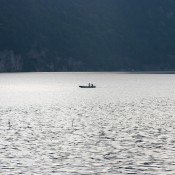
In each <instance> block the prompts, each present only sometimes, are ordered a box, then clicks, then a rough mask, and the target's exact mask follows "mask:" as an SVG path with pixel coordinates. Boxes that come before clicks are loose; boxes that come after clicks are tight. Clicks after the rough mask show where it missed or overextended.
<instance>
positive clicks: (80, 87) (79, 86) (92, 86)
mask: <svg viewBox="0 0 175 175" xmlns="http://www.w3.org/2000/svg"><path fill="white" fill-rule="evenodd" d="M79 87H80V88H96V86H79Z"/></svg>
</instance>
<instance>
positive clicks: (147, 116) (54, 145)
mask: <svg viewBox="0 0 175 175" xmlns="http://www.w3.org/2000/svg"><path fill="white" fill-rule="evenodd" d="M89 82H90V83H94V84H95V85H96V86H97V88H96V89H80V88H78V86H79V85H86V84H88V83H89ZM0 174H2V175H13V174H14V175H17V174H24V175H25V174H28V175H31V174H34V175H54V174H55V175H89V174H92V175H118V174H121V175H126V174H138V175H174V174H175V75H173V74H171V75H169V74H117V73H24V74H0Z"/></svg>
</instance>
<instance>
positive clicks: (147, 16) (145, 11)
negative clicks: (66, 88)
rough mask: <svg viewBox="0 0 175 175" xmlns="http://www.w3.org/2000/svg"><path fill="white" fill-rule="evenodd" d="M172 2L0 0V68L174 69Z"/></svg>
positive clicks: (84, 69)
mask: <svg viewBox="0 0 175 175" xmlns="http://www.w3.org/2000/svg"><path fill="white" fill-rule="evenodd" d="M174 28H175V1H174V0H157V1H156V0H153V1H147V0H142V1H140V0H132V1H131V0H110V1H107V0H88V1H87V0H83V1H82V0H74V1H72V0H64V1H63V0H52V1H50V0H25V1H19V0H13V1H10V0H0V71H1V72H7V71H8V72H10V71H13V72H16V71H18V72H19V71H110V70H115V71H121V70H122V71H131V70H175V44H174V40H175V31H174Z"/></svg>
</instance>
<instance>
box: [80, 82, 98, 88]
mask: <svg viewBox="0 0 175 175" xmlns="http://www.w3.org/2000/svg"><path fill="white" fill-rule="evenodd" d="M79 87H80V88H96V86H94V85H93V84H90V83H89V85H88V86H79Z"/></svg>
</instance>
